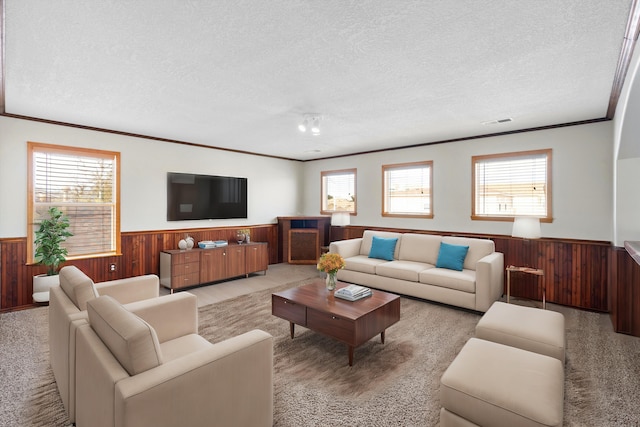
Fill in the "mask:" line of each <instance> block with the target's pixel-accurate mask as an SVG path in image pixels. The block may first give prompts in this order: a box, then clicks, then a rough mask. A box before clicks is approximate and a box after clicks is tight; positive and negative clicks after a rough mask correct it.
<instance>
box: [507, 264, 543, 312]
mask: <svg viewBox="0 0 640 427" xmlns="http://www.w3.org/2000/svg"><path fill="white" fill-rule="evenodd" d="M514 271H517V272H520V273H526V274H533V275H536V276H538V277H542V276H544V271H543V270H541V269H539V268H531V267H516V266H513V265H510V266H508V267H507V303H509V297H510V295H511V273H513V272H514ZM546 299H547V298H546V285H545V283H544V280H542V309H543V310H544V309H545V308H546V307H547V300H546Z"/></svg>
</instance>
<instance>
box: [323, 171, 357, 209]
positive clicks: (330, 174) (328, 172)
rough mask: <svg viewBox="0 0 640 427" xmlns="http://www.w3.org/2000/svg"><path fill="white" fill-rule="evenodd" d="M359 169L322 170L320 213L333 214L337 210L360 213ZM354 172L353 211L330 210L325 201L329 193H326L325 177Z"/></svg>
mask: <svg viewBox="0 0 640 427" xmlns="http://www.w3.org/2000/svg"><path fill="white" fill-rule="evenodd" d="M357 172H358V170H357V169H356V168H353V169H338V170H330V171H321V172H320V214H321V215H331V214H333V213H336V212H348V213H349V214H350V215H357V214H358V196H357V191H358V173H357ZM348 174H353V200H354V202H353V211H350V210H329V209H327V208H326V204H325V202H326V201H327V200H328V199H327V197H328V194H327V193H326V190H327V189H326V188H325V178H326V177H328V176H332V175H348Z"/></svg>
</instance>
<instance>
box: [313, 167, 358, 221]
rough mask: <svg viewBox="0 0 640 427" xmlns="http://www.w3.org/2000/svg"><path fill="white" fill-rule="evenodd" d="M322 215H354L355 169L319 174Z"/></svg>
mask: <svg viewBox="0 0 640 427" xmlns="http://www.w3.org/2000/svg"><path fill="white" fill-rule="evenodd" d="M320 182H321V184H320V185H321V186H322V188H321V191H320V194H321V197H322V201H321V209H320V213H322V214H331V213H333V212H349V213H352V214H356V213H357V212H356V169H343V170H336V171H325V172H321V173H320Z"/></svg>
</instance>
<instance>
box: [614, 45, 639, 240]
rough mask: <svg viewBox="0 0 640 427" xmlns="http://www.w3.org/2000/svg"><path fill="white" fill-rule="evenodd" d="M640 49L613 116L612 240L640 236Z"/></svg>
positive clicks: (632, 238) (635, 238) (636, 238)
mask: <svg viewBox="0 0 640 427" xmlns="http://www.w3.org/2000/svg"><path fill="white" fill-rule="evenodd" d="M639 74H640V49H636V50H635V53H634V56H633V58H632V61H631V65H630V67H629V71H628V73H627V78H626V80H625V84H624V87H623V88H622V92H621V94H620V100H619V102H618V106H617V108H616V116H615V118H614V186H613V193H614V220H613V228H614V244H615V245H616V246H623V245H624V241H625V240H636V241H637V240H640V187H639V183H640V78H639V77H638V76H639Z"/></svg>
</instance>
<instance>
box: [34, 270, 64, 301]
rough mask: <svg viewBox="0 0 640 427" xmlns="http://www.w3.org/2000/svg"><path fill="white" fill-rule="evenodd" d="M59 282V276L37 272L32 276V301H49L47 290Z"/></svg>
mask: <svg viewBox="0 0 640 427" xmlns="http://www.w3.org/2000/svg"><path fill="white" fill-rule="evenodd" d="M59 284H60V276H59V275H57V274H56V275H55V276H47V275H46V274H39V275H37V276H33V302H39V303H42V302H49V290H50V289H51V288H52V287H54V286H57V285H59Z"/></svg>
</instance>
